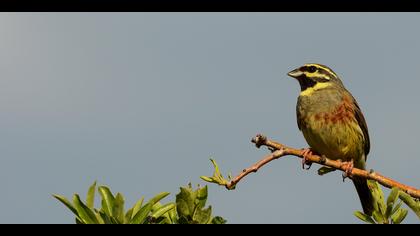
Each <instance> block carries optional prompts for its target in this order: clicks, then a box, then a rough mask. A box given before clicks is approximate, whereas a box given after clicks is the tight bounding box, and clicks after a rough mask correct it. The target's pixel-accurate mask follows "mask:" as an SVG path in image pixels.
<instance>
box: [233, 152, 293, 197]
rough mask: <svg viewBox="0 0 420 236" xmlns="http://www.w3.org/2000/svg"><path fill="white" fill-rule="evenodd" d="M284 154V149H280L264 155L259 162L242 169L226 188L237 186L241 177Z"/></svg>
mask: <svg viewBox="0 0 420 236" xmlns="http://www.w3.org/2000/svg"><path fill="white" fill-rule="evenodd" d="M282 156H285V155H284V149H279V150H276V151H274V152H273V153H271V154H270V155H267V156H266V157H264V158H263V159H261V160H260V161H259V162H257V163H255V164H254V165H252V166H251V167H248V168H246V169H244V170H242V173H240V174H239V175H238V176H236V177H235V178H233V179H232V180H231V181H229V182H228V183H226V185H225V186H226V188H227V189H229V190H231V189H233V188H235V186H236V184H237V183H238V182H239V181H241V179H242V178H243V177H245V176H247V175H248V174H250V173H253V172H257V171H258V169H260V168H261V167H262V166H263V165H265V164H267V163H269V162H270V161H272V160H276V159H278V158H280V157H282Z"/></svg>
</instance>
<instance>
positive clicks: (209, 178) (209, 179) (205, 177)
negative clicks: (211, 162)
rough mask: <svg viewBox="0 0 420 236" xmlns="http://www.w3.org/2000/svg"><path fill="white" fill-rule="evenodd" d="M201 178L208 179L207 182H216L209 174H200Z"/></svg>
mask: <svg viewBox="0 0 420 236" xmlns="http://www.w3.org/2000/svg"><path fill="white" fill-rule="evenodd" d="M200 178H201V179H202V180H204V181H206V182H210V183H213V182H214V181H213V178H212V177H208V176H204V175H203V176H200Z"/></svg>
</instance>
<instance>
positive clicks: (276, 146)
mask: <svg viewBox="0 0 420 236" xmlns="http://www.w3.org/2000/svg"><path fill="white" fill-rule="evenodd" d="M252 142H253V143H255V146H256V147H257V148H260V147H261V146H266V147H268V149H269V150H270V151H271V152H272V153H271V154H270V155H268V156H265V157H264V158H263V159H261V160H260V161H258V162H257V163H255V164H254V165H252V166H251V167H249V168H246V169H244V170H243V171H242V172H241V173H240V174H239V175H238V176H236V177H235V178H233V179H232V178H230V177H229V180H226V179H224V178H223V176H222V175H221V174H220V172H219V169H218V167H217V164H216V163H215V162H214V161H213V160H212V162H213V165H214V166H215V173H214V175H213V177H207V176H202V177H201V178H202V179H203V180H205V181H207V182H212V183H217V184H219V185H223V186H225V187H226V188H227V189H229V190H232V189H234V188H235V186H236V184H237V183H238V182H239V181H241V179H242V178H244V177H245V176H247V175H248V174H250V173H253V172H257V171H258V170H259V169H260V168H261V167H262V166H264V165H265V164H267V163H269V162H271V161H273V160H276V159H278V158H280V157H283V156H295V157H299V158H303V154H304V153H303V150H299V149H295V148H291V147H287V146H285V145H283V144H281V143H278V142H275V141H272V140H269V139H267V138H266V137H265V136H263V135H256V136H255V137H254V138H253V139H252ZM306 159H307V160H308V161H309V162H311V163H317V164H320V165H323V166H327V167H331V168H333V169H337V170H341V171H343V172H346V171H347V164H346V163H345V162H341V161H334V160H330V159H328V158H325V157H321V156H318V155H315V154H310V155H307V156H306ZM349 176H350V177H351V176H358V177H363V178H365V179H370V180H375V181H377V182H378V183H379V184H381V185H383V186H384V187H387V188H392V187H397V188H399V189H401V190H402V191H403V192H405V193H407V194H409V195H410V196H411V197H413V198H416V199H420V190H419V189H416V188H413V187H411V186H408V185H405V184H402V183H399V182H397V181H395V180H393V179H390V178H388V177H385V176H383V175H381V174H379V173H378V172H373V170H370V171H366V170H362V169H357V168H353V169H352V170H351V172H350V174H349ZM215 177H217V178H215Z"/></svg>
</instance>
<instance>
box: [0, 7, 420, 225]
mask: <svg viewBox="0 0 420 236" xmlns="http://www.w3.org/2000/svg"><path fill="white" fill-rule="evenodd" d="M418 22H420V15H419V14H417V13H1V14H0V35H1V37H0V71H1V74H2V76H1V79H0V112H1V115H0V130H1V135H0V150H1V157H0V160H1V165H0V186H1V189H2V194H1V197H0V200H1V201H0V207H1V209H2V210H1V211H0V222H1V223H73V222H74V217H73V215H72V214H71V212H70V211H68V210H67V209H65V208H64V206H62V205H61V204H60V203H59V202H57V201H56V200H55V199H53V198H52V197H51V194H53V193H58V194H63V195H65V196H67V197H71V195H72V194H73V193H74V192H79V193H82V194H85V192H86V190H87V188H88V186H89V185H90V184H91V183H92V182H93V181H94V180H98V182H99V184H105V185H108V186H110V187H111V189H112V190H113V191H114V192H116V191H119V192H122V193H123V194H124V195H125V197H126V201H127V203H128V204H129V205H131V204H133V203H134V201H135V200H137V199H138V198H139V197H141V196H145V197H146V198H149V197H152V196H153V195H155V194H156V193H158V192H161V191H170V192H172V195H171V197H170V198H168V200H169V199H170V200H173V199H174V195H175V193H177V192H178V187H179V186H181V185H185V184H187V183H188V182H192V183H193V184H204V183H203V181H201V180H200V179H199V176H200V175H206V174H211V172H212V167H211V164H210V162H209V160H208V159H209V157H213V158H215V159H216V160H217V162H218V163H219V165H220V166H221V168H222V171H224V172H225V173H227V172H228V171H232V173H233V174H236V173H238V172H239V171H240V170H241V169H243V168H244V167H247V166H249V165H250V164H252V163H253V162H255V161H256V160H258V159H260V158H261V157H262V156H263V155H265V154H266V153H267V152H266V151H265V150H258V149H256V148H254V147H253V146H252V145H251V143H250V139H251V137H252V136H254V135H255V134H256V133H259V132H261V133H264V134H266V135H268V136H269V137H271V138H274V139H276V140H278V141H281V142H283V143H285V144H287V145H290V146H294V147H306V143H305V141H304V139H303V136H302V135H301V133H300V132H299V130H298V128H297V125H296V117H295V104H296V98H297V96H298V93H299V86H298V83H297V82H296V81H294V80H293V79H291V78H288V77H287V76H286V73H287V72H288V71H290V70H291V69H294V68H296V67H298V66H300V65H302V64H303V63H306V62H317V63H322V64H326V65H329V66H330V67H331V68H333V70H335V71H336V72H337V73H338V74H339V76H341V78H342V80H343V81H344V84H345V85H346V86H347V88H348V89H349V90H350V91H351V92H352V93H353V95H354V96H355V97H356V98H357V100H358V102H359V104H360V106H361V107H362V110H363V112H364V114H365V117H366V119H367V122H368V126H369V131H370V135H371V143H372V148H371V154H370V156H369V158H368V167H369V168H373V169H375V170H377V171H380V172H381V173H383V174H386V175H389V176H391V177H394V178H395V179H397V180H400V181H402V182H404V183H406V184H410V185H414V186H417V187H420V186H419V185H418V183H419V182H418V181H419V180H420V172H419V171H418V168H419V166H420V150H419V149H418V148H417V145H418V137H419V135H418V134H419V133H420V126H419V120H420V111H419V109H418V107H419V104H418V103H419V101H420V94H419V93H418V88H419V86H420V79H419V78H420V70H419V68H420V61H419V55H420V31H419V29H418ZM316 169H317V168H316V166H313V167H312V169H311V170H309V171H304V170H302V169H301V165H300V160H297V159H295V158H284V159H282V160H278V161H275V162H273V163H271V164H270V165H268V166H266V167H264V169H262V170H261V171H259V172H258V173H257V174H253V175H251V176H249V177H248V178H246V179H245V180H244V181H243V182H241V183H240V184H239V185H238V187H237V189H236V190H235V191H226V190H225V189H224V188H221V187H218V186H213V185H211V186H209V187H210V188H209V194H210V198H209V202H210V204H212V205H213V211H214V213H215V214H217V215H221V216H223V217H225V218H226V219H227V220H228V221H229V222H230V223H358V222H359V220H357V219H356V218H355V217H354V216H353V215H352V213H353V211H355V210H359V209H360V204H359V202H358V198H357V195H356V192H355V190H354V187H353V186H352V184H351V182H350V181H346V182H345V183H342V180H341V174H340V173H332V174H330V175H327V176H323V177H320V176H317V174H316ZM406 222H408V223H418V220H417V219H416V218H415V216H414V214H412V213H411V212H410V213H409V216H408V219H407V221H406Z"/></svg>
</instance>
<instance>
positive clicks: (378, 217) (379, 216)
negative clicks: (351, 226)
mask: <svg viewBox="0 0 420 236" xmlns="http://www.w3.org/2000/svg"><path fill="white" fill-rule="evenodd" d="M372 216H373V219H375V221H376V222H377V223H378V224H383V223H385V221H386V219H384V217H383V215H382V214H381V213H380V212H378V211H373V213H372Z"/></svg>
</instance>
